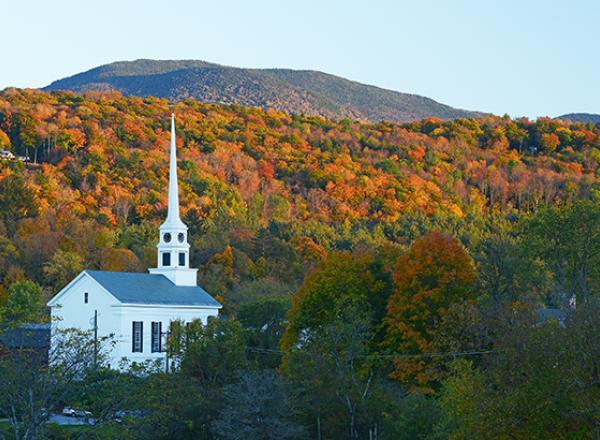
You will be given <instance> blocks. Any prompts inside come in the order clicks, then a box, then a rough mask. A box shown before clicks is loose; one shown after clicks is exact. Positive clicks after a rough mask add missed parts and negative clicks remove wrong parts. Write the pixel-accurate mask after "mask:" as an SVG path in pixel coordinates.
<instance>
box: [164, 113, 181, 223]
mask: <svg viewBox="0 0 600 440" xmlns="http://www.w3.org/2000/svg"><path fill="white" fill-rule="evenodd" d="M176 149H177V146H176V143H175V113H171V153H170V159H169V207H168V211H167V219H166V220H165V224H172V225H178V226H179V225H183V222H182V221H181V219H180V218H179V186H178V184H177V153H176Z"/></svg>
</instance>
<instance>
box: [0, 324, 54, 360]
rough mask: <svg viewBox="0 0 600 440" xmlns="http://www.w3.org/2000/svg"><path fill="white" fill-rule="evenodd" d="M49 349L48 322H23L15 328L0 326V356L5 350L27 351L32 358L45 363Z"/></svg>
mask: <svg viewBox="0 0 600 440" xmlns="http://www.w3.org/2000/svg"><path fill="white" fill-rule="evenodd" d="M49 349H50V324H49V323H48V324H37V323H32V324H23V325H21V326H19V327H17V328H12V327H3V328H0V356H2V355H3V354H6V353H7V352H15V351H20V352H27V353H30V354H31V355H32V358H33V359H37V360H38V361H39V362H42V363H46V362H47V361H48V350H49Z"/></svg>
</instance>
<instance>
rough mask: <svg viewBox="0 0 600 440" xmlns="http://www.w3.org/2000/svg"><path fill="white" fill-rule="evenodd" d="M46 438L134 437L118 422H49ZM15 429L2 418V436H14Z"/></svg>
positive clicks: (66, 439) (0, 430)
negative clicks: (108, 423)
mask: <svg viewBox="0 0 600 440" xmlns="http://www.w3.org/2000/svg"><path fill="white" fill-rule="evenodd" d="M44 431H45V438H47V439H52V440H72V439H76V438H84V439H102V440H119V439H123V440H125V439H128V438H132V436H131V433H130V432H129V431H128V429H127V428H124V427H122V426H119V425H116V424H110V425H100V426H90V425H57V424H56V423H48V424H47V425H46V428H45V430H44ZM13 435H14V434H13V429H12V426H11V425H10V423H9V422H8V421H7V420H6V419H0V437H6V438H12V437H13Z"/></svg>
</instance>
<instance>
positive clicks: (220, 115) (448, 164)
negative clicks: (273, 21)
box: [0, 89, 600, 439]
mask: <svg viewBox="0 0 600 440" xmlns="http://www.w3.org/2000/svg"><path fill="white" fill-rule="evenodd" d="M172 111H174V112H175V114H176V121H177V140H178V158H179V179H180V199H181V205H182V218H183V220H184V221H185V222H186V223H187V225H188V226H189V227H190V240H191V245H192V249H191V258H192V261H191V266H192V267H197V268H199V269H200V270H199V283H200V285H202V286H203V287H204V288H205V289H206V290H207V291H209V292H210V293H212V294H213V295H215V296H216V297H217V298H218V299H219V300H220V301H221V302H222V303H223V304H224V310H223V314H224V315H225V316H226V317H227V318H228V319H227V320H214V321H211V322H210V323H209V324H208V325H207V326H206V327H202V326H190V327H188V328H185V329H184V328H177V326H175V327H174V329H173V331H172V334H171V340H170V341H169V342H170V344H169V347H170V348H169V350H170V355H171V356H172V357H173V358H176V359H178V361H179V368H178V369H177V371H175V372H172V373H169V374H164V373H161V372H156V371H153V370H152V368H151V366H136V368H147V369H149V371H150V372H149V373H148V374H146V375H141V376H140V375H139V374H135V375H129V374H126V373H117V372H110V371H105V370H103V369H92V370H90V371H88V372H87V373H86V374H85V377H84V380H78V381H76V386H75V385H71V386H70V387H69V390H68V392H66V391H64V390H62V391H61V393H57V394H56V395H58V396H59V397H57V398H56V399H57V400H58V401H59V402H61V403H72V402H76V403H78V404H80V405H83V406H86V407H87V408H90V409H91V410H93V411H94V413H95V414H108V413H109V412H110V411H109V410H114V409H127V410H131V411H134V410H135V411H137V410H140V409H143V410H144V411H143V412H142V413H143V414H142V415H143V416H140V417H135V418H132V420H130V421H128V422H127V423H125V424H124V425H121V426H119V427H118V430H117V431H115V432H116V433H112V431H110V430H109V431H102V434H98V433H97V432H96V433H95V434H94V429H92V428H89V429H90V431H88V430H84V431H82V432H80V433H79V435H83V436H86V435H101V436H104V438H107V437H109V436H110V435H113V436H114V438H164V439H167V438H205V439H213V438H232V439H233V438H240V437H239V436H240V433H242V434H243V435H242V436H243V437H245V438H248V439H268V438H274V439H275V438H278V439H282V438H290V439H294V438H318V439H328V438H349V439H359V438H360V439H363V438H364V439H366V438H369V439H404V438H405V439H413V438H420V439H448V438H453V439H471V438H475V439H479V438H481V439H492V438H493V439H497V438H512V439H545V438H565V439H567V438H597V436H598V435H599V433H600V418H599V417H598V414H599V411H600V407H599V406H598V402H600V399H599V397H600V396H599V391H600V389H599V388H598V383H599V382H598V381H599V378H598V371H600V368H598V367H599V366H600V356H599V353H600V340H599V339H598V338H599V337H600V313H598V308H599V307H600V303H599V300H600V297H599V296H598V294H599V292H600V288H599V287H598V286H600V284H599V281H600V271H599V270H598V267H600V205H599V204H598V202H599V198H600V192H599V191H598V190H599V189H600V186H599V177H598V176H599V173H600V126H598V125H593V124H590V123H588V124H583V123H571V122H566V121H560V120H553V119H544V118H540V119H538V120H536V121H530V120H527V119H518V120H513V119H511V118H509V117H508V116H505V117H497V116H483V117H481V118H478V119H456V120H453V121H440V120H436V119H426V120H422V121H419V122H414V123H410V124H405V125H397V124H392V123H387V122H381V123H378V124H362V123H358V122H355V121H351V120H348V119H344V120H338V121H335V120H329V119H324V118H320V117H313V116H302V115H288V114H284V113H280V112H276V111H271V110H268V111H264V110H260V109H255V108H243V107H239V106H223V105H210V104H202V103H199V102H196V101H192V100H186V101H182V102H176V103H172V102H168V101H166V100H163V99H158V98H137V97H123V96H121V95H120V94H118V93H114V92H102V93H100V92H90V93H88V94H85V95H78V94H74V93H70V92H50V93H46V92H40V91H37V90H18V89H7V90H5V91H4V92H2V93H1V94H0V149H8V150H10V151H12V152H13V153H14V154H15V155H18V156H26V157H29V160H28V161H20V160H3V161H0V318H1V319H2V321H3V322H4V324H7V323H11V324H17V323H24V322H32V321H41V320H43V319H44V318H45V310H44V307H43V304H44V303H45V301H46V300H47V299H48V298H49V297H50V296H52V295H53V294H54V293H56V292H57V290H58V289H60V288H61V287H63V286H64V285H65V284H66V283H67V282H68V281H69V280H70V279H71V278H72V277H73V276H74V275H75V274H77V273H78V272H79V271H80V270H82V269H83V268H91V269H103V270H116V271H144V270H146V268H147V267H151V266H153V265H154V263H155V259H156V242H157V239H158V237H157V231H158V225H159V223H160V222H161V221H162V219H164V217H165V215H166V206H167V203H166V202H167V200H166V197H167V193H166V183H167V177H168V176H167V173H168V167H167V163H168V157H167V150H168V148H167V146H168V141H169V133H168V130H169V115H170V113H171V112H172ZM549 309H551V310H555V311H557V312H560V314H558V313H557V314H555V315H553V316H554V318H551V319H546V318H545V316H546V314H544V313H542V312H544V311H547V310H549ZM557 317H559V318H557ZM3 359H4V360H3V362H1V363H0V364H1V365H0V368H6V369H8V370H7V371H10V368H11V365H12V366H14V365H15V364H10V362H17V361H19V362H22V360H21V359H16V360H13V359H11V358H10V356H9V357H7V358H3ZM43 374H49V373H48V372H47V371H46V372H44V373H43ZM53 374H54V373H53ZM7 377H8V376H7ZM43 377H46V376H43ZM31 380H32V381H35V380H38V379H36V378H32V379H31ZM44 380H47V379H44ZM51 382H52V383H60V381H51ZM69 383H70V384H71V382H69ZM15 386H16V385H15V384H14V383H5V382H2V381H0V388H1V389H0V391H2V390H5V389H10V390H11V393H12V395H20V394H19V390H16V391H15V390H14V389H13V388H14V387H15ZM3 387H4V388H3ZM11 387H13V388H11ZM107 390H109V391H110V392H109V391H107ZM123 390H127V392H124V391H123ZM63 391H64V392H63ZM0 394H2V393H1V392H0ZM25 400H27V399H25ZM32 404H33V403H31V399H30V401H29V403H23V404H22V406H21V407H20V408H29V407H28V406H27V405H32ZM46 408H47V407H46ZM0 410H1V411H5V410H3V409H2V407H0ZM36 423H38V425H39V421H38V422H36ZM38 425H36V426H37V428H36V429H38V430H39V429H42V428H39V426H42V425H39V426H38ZM106 427H108V428H115V427H114V426H112V425H111V424H110V423H109V419H107V424H101V423H99V424H98V426H97V427H96V428H95V429H96V430H101V429H105V428H106ZM115 429H116V428H115ZM42 430H43V429H42ZM46 431H48V432H46V435H50V436H54V437H51V438H61V437H60V436H66V435H67V434H65V433H64V432H61V431H60V430H59V429H58V428H56V430H55V429H54V428H52V429H50V428H48V430H46ZM50 431H51V432H50ZM36 432H38V431H36ZM39 432H41V431H39ZM40 435H41V434H40ZM595 436H596V437H595ZM19 438H21V437H19ZM30 438H35V437H30Z"/></svg>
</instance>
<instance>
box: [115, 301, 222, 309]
mask: <svg viewBox="0 0 600 440" xmlns="http://www.w3.org/2000/svg"><path fill="white" fill-rule="evenodd" d="M111 307H140V308H149V307H152V308H160V309H214V310H219V309H222V308H223V306H222V305H219V306H202V305H185V304H146V303H122V302H119V304H114V305H112V306H111Z"/></svg>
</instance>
